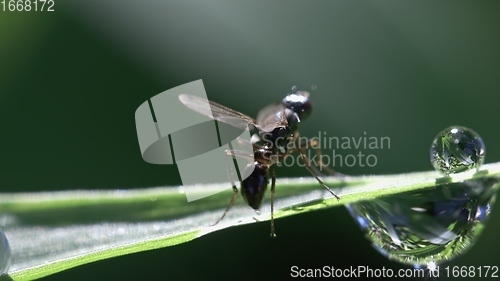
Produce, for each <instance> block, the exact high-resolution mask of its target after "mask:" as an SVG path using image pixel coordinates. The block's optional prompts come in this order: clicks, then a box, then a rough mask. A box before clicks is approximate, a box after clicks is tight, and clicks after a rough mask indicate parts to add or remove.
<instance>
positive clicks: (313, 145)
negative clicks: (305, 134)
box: [295, 139, 344, 177]
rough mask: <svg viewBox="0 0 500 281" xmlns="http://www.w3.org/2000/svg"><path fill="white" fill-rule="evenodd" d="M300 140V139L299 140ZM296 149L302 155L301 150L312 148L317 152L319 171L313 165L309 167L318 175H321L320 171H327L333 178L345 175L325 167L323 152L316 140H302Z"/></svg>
mask: <svg viewBox="0 0 500 281" xmlns="http://www.w3.org/2000/svg"><path fill="white" fill-rule="evenodd" d="M297 140H298V139H297ZM296 147H297V149H295V150H296V151H299V153H300V149H302V148H309V147H310V148H312V149H314V150H315V151H316V157H318V161H317V163H318V166H319V169H320V170H319V171H318V169H317V168H316V167H315V166H312V165H309V166H310V168H311V169H312V170H314V172H315V173H316V174H321V172H320V171H325V172H326V173H327V174H329V175H331V176H340V177H341V176H344V175H343V174H341V173H339V172H337V171H335V170H334V169H332V168H330V167H328V166H327V165H325V164H324V163H323V151H322V150H321V148H319V147H318V141H317V140H315V139H310V140H302V141H301V142H300V143H297V144H296Z"/></svg>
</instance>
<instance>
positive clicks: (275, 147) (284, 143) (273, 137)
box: [260, 126, 294, 153]
mask: <svg viewBox="0 0 500 281" xmlns="http://www.w3.org/2000/svg"><path fill="white" fill-rule="evenodd" d="M260 135H261V138H262V141H263V144H264V145H263V146H264V148H265V149H267V150H271V151H273V152H274V153H285V152H286V151H287V148H288V146H289V145H288V144H289V143H290V142H291V141H293V138H294V131H292V130H291V128H290V127H288V126H278V127H276V128H274V129H273V130H272V131H271V132H261V133H260Z"/></svg>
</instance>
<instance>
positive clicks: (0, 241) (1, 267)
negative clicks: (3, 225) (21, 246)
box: [0, 230, 10, 275]
mask: <svg viewBox="0 0 500 281" xmlns="http://www.w3.org/2000/svg"><path fill="white" fill-rule="evenodd" d="M9 267H10V246H9V241H8V240H7V237H6V236H5V234H4V233H3V231H2V230H0V275H1V274H3V273H7V271H8V270H9Z"/></svg>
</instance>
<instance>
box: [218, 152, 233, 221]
mask: <svg viewBox="0 0 500 281" xmlns="http://www.w3.org/2000/svg"><path fill="white" fill-rule="evenodd" d="M225 159H226V168H227V170H226V171H227V177H228V178H229V180H230V181H231V186H232V187H233V191H234V193H233V197H231V201H229V204H228V205H227V207H226V210H225V211H224V213H223V214H222V216H221V217H220V218H219V219H218V220H217V221H216V222H214V223H213V224H212V226H214V225H216V224H218V223H219V222H220V221H221V220H222V219H223V218H224V217H225V216H226V215H227V212H229V209H231V206H232V205H233V203H234V200H236V197H237V196H238V188H237V187H236V183H235V182H234V179H233V173H231V170H230V169H229V167H231V166H230V164H229V163H230V161H231V162H232V160H233V157H232V155H231V154H228V151H226V157H225ZM229 159H231V160H229Z"/></svg>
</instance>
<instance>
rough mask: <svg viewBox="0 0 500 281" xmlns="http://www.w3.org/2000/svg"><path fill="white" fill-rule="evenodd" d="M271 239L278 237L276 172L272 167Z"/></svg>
mask: <svg viewBox="0 0 500 281" xmlns="http://www.w3.org/2000/svg"><path fill="white" fill-rule="evenodd" d="M271 174H272V178H271V237H272V238H274V237H276V233H275V232H274V189H275V187H276V173H275V172H274V167H271Z"/></svg>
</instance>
